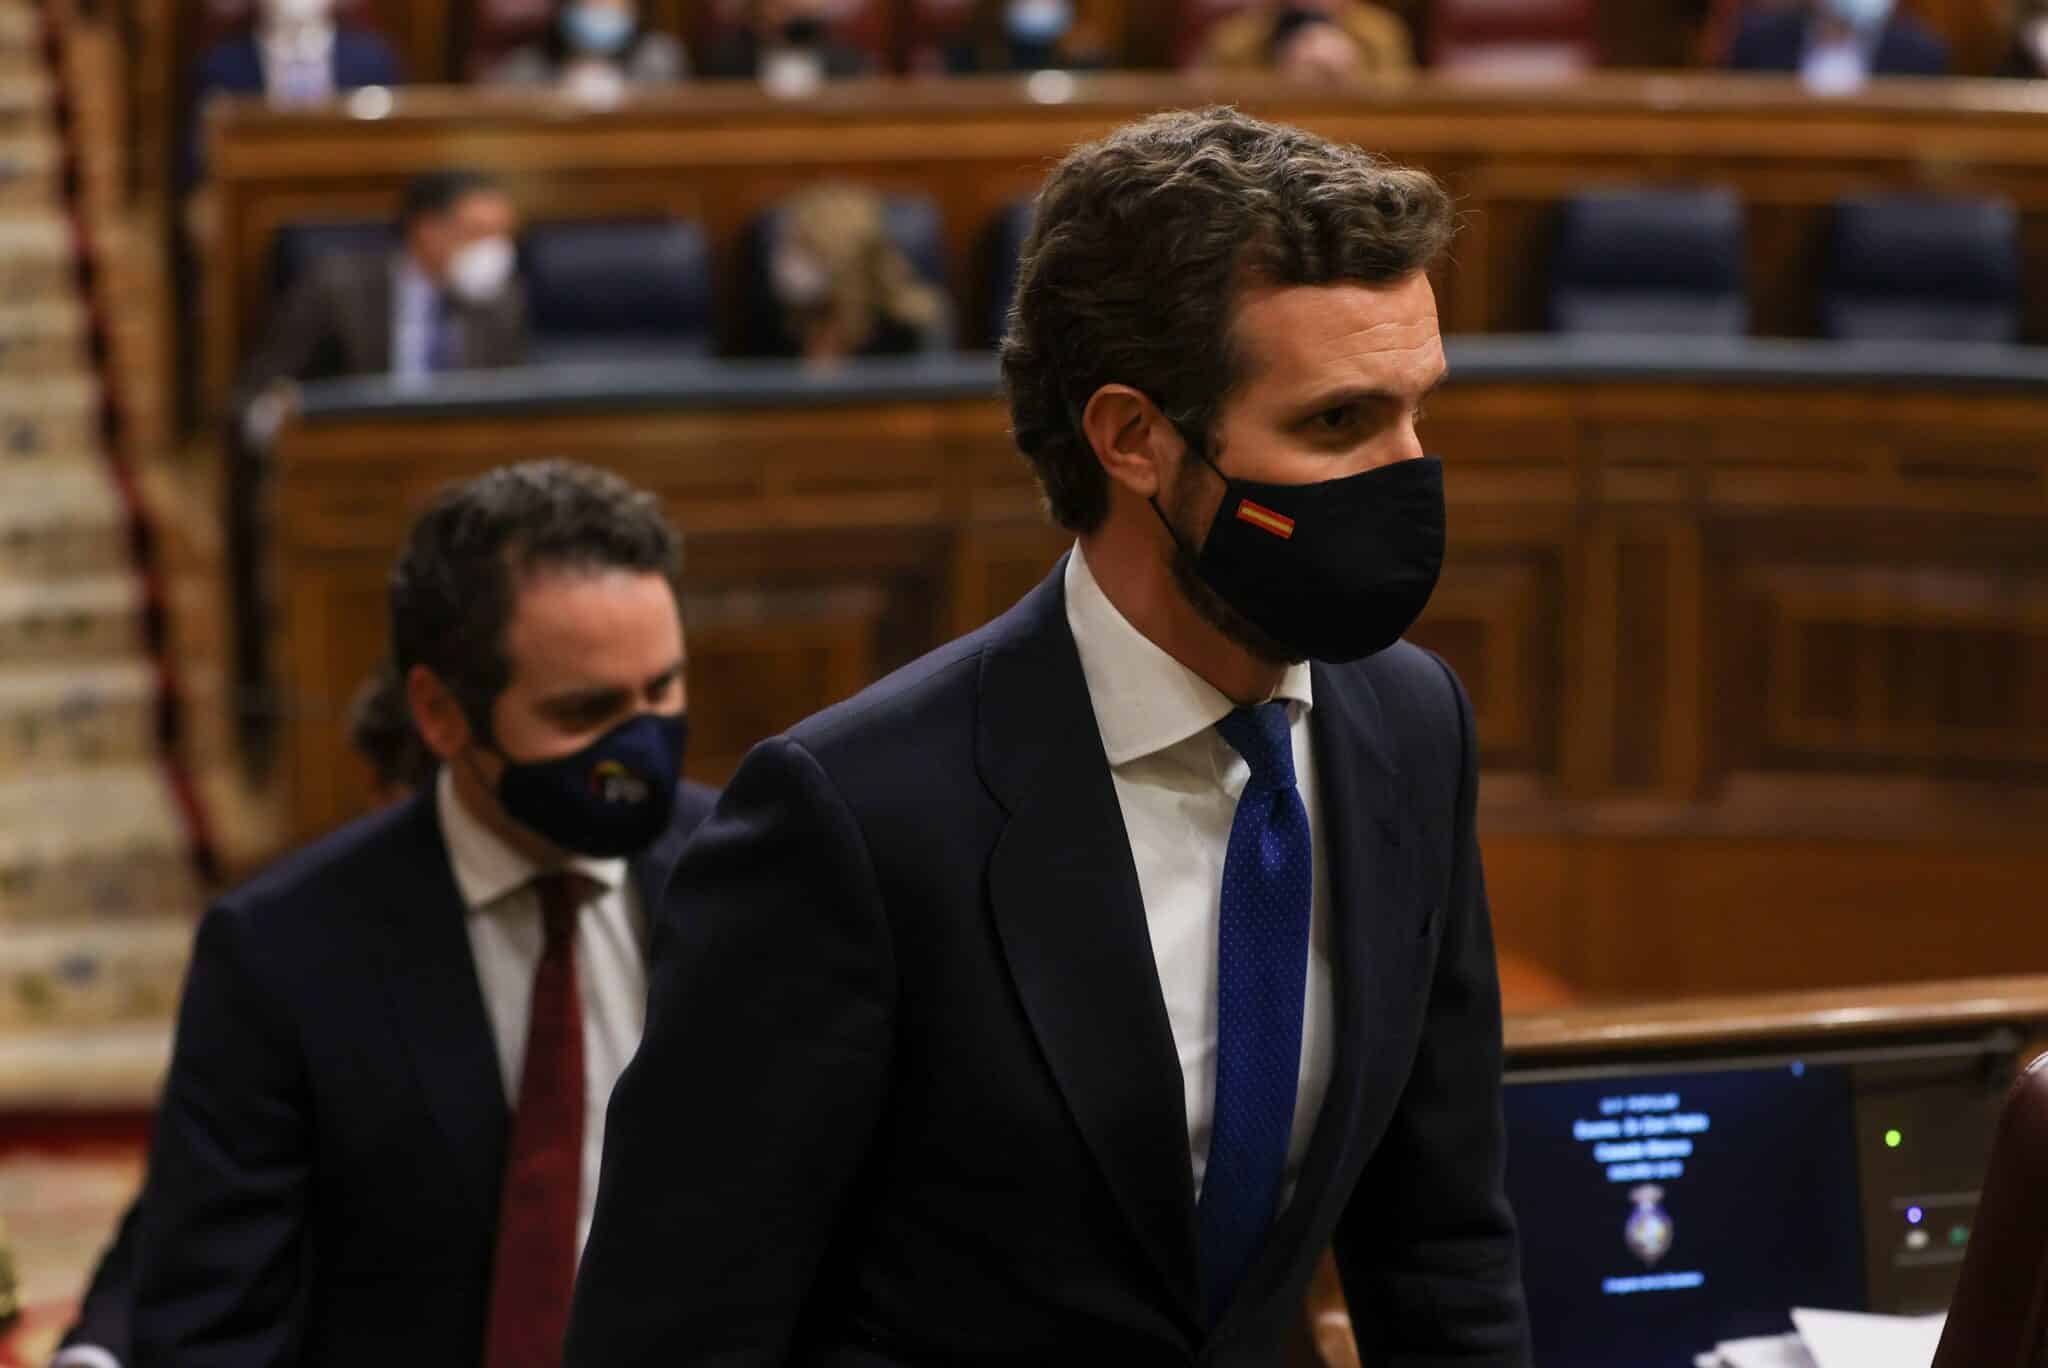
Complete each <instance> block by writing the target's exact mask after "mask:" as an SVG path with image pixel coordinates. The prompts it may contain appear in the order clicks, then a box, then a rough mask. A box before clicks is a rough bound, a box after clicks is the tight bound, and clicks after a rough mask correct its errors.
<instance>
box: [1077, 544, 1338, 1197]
mask: <svg viewBox="0 0 2048 1368" xmlns="http://www.w3.org/2000/svg"><path fill="white" fill-rule="evenodd" d="M1066 591H1067V626H1068V627H1069V628H1071V629H1072V631H1073V633H1074V645H1075V646H1076V647H1077V648H1078V649H1079V651H1080V653H1081V673H1082V674H1083V675H1084V676H1085V677H1086V679H1087V682H1088V697H1089V701H1090V702H1092V703H1093V704H1094V706H1095V724H1096V726H1097V727H1098V728H1099V729H1100V730H1101V732H1102V749H1103V751H1104V753H1105V754H1106V755H1107V756H1108V758H1109V772H1110V778H1111V780H1112V781H1113V782H1114V784H1115V785H1116V799H1117V805H1118V806H1119V807H1120V808H1121V809H1122V810H1123V817H1124V831H1125V833H1126V834H1127V835H1128V836H1129V838H1130V842H1131V859H1132V861H1133V862H1134V863H1135V864H1136V866H1137V870H1138V890H1139V892H1140V894H1141V895H1142V896H1143V897H1144V899H1145V924H1146V926H1147V928H1148V929H1149V930H1150V932H1151V936H1152V957H1153V959H1154V961H1155V962H1156V963H1157V965H1158V969H1159V987H1160V990H1161V992H1162V993H1163V994H1164V996H1165V998H1166V1017H1167V1022H1168V1024H1169V1025H1170V1026H1171V1027H1172V1028H1173V1043H1174V1048H1175V1049H1176V1050H1177V1051H1178V1053H1179V1054H1180V1075H1181V1085H1182V1088H1183V1091H1184V1096H1185V1100H1186V1103H1187V1118H1188V1155H1189V1158H1190V1159H1191V1160H1192V1161H1193V1163H1194V1170H1195V1191H1196V1192H1197V1193H1198V1194H1199V1193H1200V1192H1201V1189H1202V1175H1203V1172H1204V1171H1205V1170H1206V1168H1207V1167H1208V1161H1209V1131H1210V1124H1211V1120H1212V1118H1213V1117H1214V1115H1215V1107H1216V979H1217V956H1218V936H1219V934H1220V932H1221V928H1222V915H1223V860H1224V855H1225V854H1226V852H1227V851H1228V848H1229V845H1230V826H1231V822H1232V820H1233V819H1234V818H1235V817H1236V815H1237V798H1238V795H1239V794H1240V793H1242V792H1244V786H1245V783H1246V781H1247V780H1249V779H1250V778H1251V769H1250V767H1249V766H1248V765H1246V764H1245V762H1244V759H1243V757H1241V756H1240V755H1238V753H1237V752H1236V751H1235V750H1233V749H1231V746H1230V743H1229V742H1227V741H1225V740H1224V739H1223V738H1222V736H1221V735H1219V734H1218V733H1217V732H1216V730H1215V727H1216V724H1217V723H1218V722H1220V721H1222V720H1223V719H1224V718H1225V717H1227V716H1229V714H1230V713H1231V711H1232V710H1233V709H1234V708H1235V707H1236V706H1237V705H1236V704H1234V703H1233V702H1231V700H1230V699H1229V698H1228V697H1226V696H1225V695H1224V694H1223V693H1222V692H1220V691H1219V690H1217V689H1216V688H1215V687H1214V686H1213V685H1211V684H1210V683H1208V682H1207V681H1206V680H1204V679H1203V678H1202V677H1201V676H1199V675H1197V674H1196V673H1195V672H1194V671H1193V670H1190V669H1188V668H1187V666H1185V665H1183V664H1181V663H1180V662H1179V661H1177V660H1175V659H1174V658H1173V657H1172V656H1170V655H1168V654H1167V653H1166V652H1165V651H1163V650H1161V649H1160V648H1159V647H1158V646H1156V645H1154V644H1153V643H1152V641H1151V640H1150V639H1149V638H1148V637H1146V636H1145V635H1144V633H1142V632H1140V631H1139V630H1138V629H1137V628H1135V627H1133V626H1132V625H1131V624H1130V621H1129V620H1128V619H1126V618H1125V617H1124V615H1123V614H1122V613H1121V612H1119V611H1118V610H1117V607H1116V605H1115V604H1113V603H1111V602H1110V601H1109V598H1108V596H1107V595H1105V594H1104V593H1103V592H1102V586H1101V585H1099V584H1097V583H1096V582H1095V576H1094V574H1093V573H1092V572H1090V570H1089V569H1088V558H1087V557H1086V556H1084V555H1082V554H1081V548H1080V547H1079V546H1076V547H1075V548H1074V551H1073V555H1072V556H1070V557H1069V558H1068V560H1067V571H1066ZM1274 696H1275V697H1276V698H1280V699H1284V700H1286V702H1287V706H1288V712H1289V715H1290V716H1291V718H1292V720H1293V725H1292V738H1293V741H1294V780H1295V786H1296V787H1297V788H1298V789H1299V790H1300V791H1301V801H1302V805H1303V806H1304V807H1306V808H1307V809H1308V825H1309V839H1310V842H1311V848H1312V850H1313V852H1314V858H1315V875H1314V878H1315V895H1314V901H1313V903H1312V913H1311V916H1312V920H1311V922H1310V930H1309V956H1308V992H1307V1000H1306V1003H1305V1005H1304V1011H1303V1015H1302V1023H1301V1081H1300V1084H1299V1087H1298V1088H1297V1090H1296V1092H1295V1100H1294V1131H1293V1134H1292V1136H1291V1137H1290V1139H1289V1141H1288V1147H1287V1176H1286V1180H1285V1183H1284V1184H1283V1187H1282V1194H1283V1200H1285V1199H1286V1198H1287V1197H1290V1196H1292V1194H1293V1192H1294V1184H1295V1180H1296V1178H1297V1177H1299V1175H1300V1172H1301V1160H1302V1155H1303V1154H1304V1153H1305V1152H1306V1151H1307V1149H1308V1141H1309V1135H1310V1133H1311V1132H1312V1131H1313V1130H1314V1129H1315V1123H1316V1114H1317V1113H1318V1112H1319V1111H1320V1110H1321V1109H1322V1105H1323V1093H1324V1092H1325V1091H1326V1090H1327V1089H1328V1087H1329V1083H1330V1067H1331V1051H1332V1048H1333V1047H1334V1045H1335V1042H1334V1040H1333V1039H1332V1038H1331V1022H1330V1015H1331V1010H1332V1009H1331V1000H1330V947H1329V930H1330V876H1329V871H1328V866H1327V861H1325V859H1324V858H1323V850H1324V846H1323V813H1322V805H1321V804H1320V803H1319V802H1317V801H1316V796H1317V795H1316V765H1315V754H1314V750H1313V748H1312V747H1311V745H1310V744H1309V726H1308V714H1309V709H1310V708H1311V707H1312V706H1313V705H1314V703H1315V699H1314V697H1313V696H1312V692H1311V689H1310V685H1309V668H1308V666H1307V665H1296V666H1294V667H1293V668H1292V669H1290V670H1288V672H1287V674H1286V677H1285V678H1283V679H1282V680H1281V682H1280V687H1279V688H1278V689H1277V690H1276V691H1275V693H1274Z"/></svg>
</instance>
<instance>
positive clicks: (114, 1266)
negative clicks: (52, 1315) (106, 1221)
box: [61, 1197, 142, 1364]
mask: <svg viewBox="0 0 2048 1368" xmlns="http://www.w3.org/2000/svg"><path fill="white" fill-rule="evenodd" d="M141 1204H142V1199H141V1198H139V1197H138V1198H136V1200H135V1201H133V1202H131V1203H129V1205H128V1210H127V1212H126V1213H125V1214H124V1215H123V1216H122V1217H121V1224H120V1226H119V1228H118V1229H116V1230H115V1232H114V1241H113V1243H112V1244H110V1245H108V1246H107V1248H106V1252H105V1253H103V1254H101V1255H100V1262H99V1267H97V1268H95V1269H94V1270H93V1271H92V1284H91V1285H90V1286H89V1287H87V1288H86V1290H85V1296H84V1297H83V1298H81V1299H80V1301H79V1304H78V1320H77V1321H76V1322H75V1323H74V1324H73V1325H72V1327H71V1329H70V1330H68V1331H66V1332H65V1334H64V1342H63V1345H62V1346H61V1347H62V1348H65V1349H75V1348H78V1347H80V1346H83V1345H92V1346H94V1347H96V1348H99V1349H104V1350H106V1351H107V1353H108V1354H110V1355H112V1356H113V1358H114V1359H115V1361H116V1362H119V1363H124V1364H125V1363H128V1362H130V1361H131V1360H132V1359H133V1358H134V1351H133V1349H132V1348H131V1347H130V1345H129V1334H128V1323H129V1313H130V1311H131V1310H132V1309H133V1307H134V1305H135V1274H136V1271H137V1264H136V1258H135V1242H136V1238H137V1226H138V1224H139V1222H140V1215H139V1213H140V1210H141Z"/></svg>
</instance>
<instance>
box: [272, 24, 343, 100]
mask: <svg viewBox="0 0 2048 1368" xmlns="http://www.w3.org/2000/svg"><path fill="white" fill-rule="evenodd" d="M256 60H257V62H258V64H259V65H261V66H262V68H263V93H264V95H265V97H266V98H268V99H269V101H270V102H271V103H272V104H275V105H282V106H285V107H290V106H293V105H308V104H320V103H323V102H324V101H327V100H330V99H332V98H333V97H334V26H333V25H331V24H307V25H303V26H300V25H294V26H290V27H285V28H266V29H265V30H264V31H263V32H262V33H260V34H259V35H257V38H256Z"/></svg>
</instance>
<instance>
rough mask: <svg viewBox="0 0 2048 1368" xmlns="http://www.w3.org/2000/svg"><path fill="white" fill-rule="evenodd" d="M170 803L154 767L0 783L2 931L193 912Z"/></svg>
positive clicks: (189, 875)
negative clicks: (169, 911) (182, 911)
mask: <svg viewBox="0 0 2048 1368" xmlns="http://www.w3.org/2000/svg"><path fill="white" fill-rule="evenodd" d="M198 905H199V888H198V881H197V879H196V877H195V875H194V873H193V869H192V861H191V853H190V850H189V847H188V845H187V839H186V834H185V829H184V824H183V822H182V821H181V819H180V814H179V812H178V808H177V803H176V800H175V799H174V798H173V797H172V795H171V791H170V787H169V785H168V784H167V783H166V782H165V780H164V777H163V775H162V774H161V773H160V772H159V771H158V770H157V769H155V768H153V767H152V768H136V769H132V770H106V771H98V772H90V773H85V774H68V775H62V776H54V777H39V778H36V779H33V780H16V781H13V782H7V783H0V926H6V927H9V928H10V930H9V933H8V934H9V935H11V934H12V928H13V927H16V926H21V925H30V924H41V925H45V926H47V925H50V924H53V923H63V924H67V925H74V926H76V925H84V924H88V923H94V922H115V921H133V920H135V919H136V918H139V917H147V916H155V915H161V914H162V913H163V912H165V911H166V910H167V909H168V910H178V909H185V908H196V907H197V906H198Z"/></svg>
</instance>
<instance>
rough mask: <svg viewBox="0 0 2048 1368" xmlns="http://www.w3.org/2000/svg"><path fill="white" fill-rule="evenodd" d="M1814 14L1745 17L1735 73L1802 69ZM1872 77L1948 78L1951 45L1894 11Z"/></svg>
mask: <svg viewBox="0 0 2048 1368" xmlns="http://www.w3.org/2000/svg"><path fill="white" fill-rule="evenodd" d="M1811 22H1812V20H1811V18H1810V17H1809V16H1808V15H1807V14H1805V13H1804V12H1802V11H1799V10H1793V11H1790V12H1788V13H1782V14H1753V15H1750V16H1749V17H1748V18H1746V19H1744V20H1743V21H1742V28H1741V29H1740V30H1739V31H1738V32H1737V33H1736V35H1735V45H1734V46H1733V47H1732V48H1730V49H1729V52H1728V66H1729V68H1730V69H1731V70H1734V71H1797V70H1799V68H1800V65H1801V64H1802V63H1803V62H1804V61H1805V60H1806V31H1807V26H1808V24H1809V23H1811ZM1870 72H1871V75H1873V76H1943V75H1946V74H1947V73H1948V46H1947V44H1945V43H1943V42H1942V41H1941V39H1940V38H1939V37H1937V36H1936V35H1934V34H1933V33H1930V32H1929V31H1928V30H1927V29H1926V28H1924V27H1922V26H1921V24H1920V23H1919V21H1917V20H1915V19H1914V18H1912V17H1911V16H1910V15H1904V14H1901V15H1895V16H1894V17H1893V18H1892V21H1891V22H1890V23H1889V24H1887V25H1885V30H1884V34H1883V36H1882V37H1880V38H1879V39H1878V43H1877V51H1876V54H1875V55H1874V56H1873V58H1872V60H1871V64H1870Z"/></svg>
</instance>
